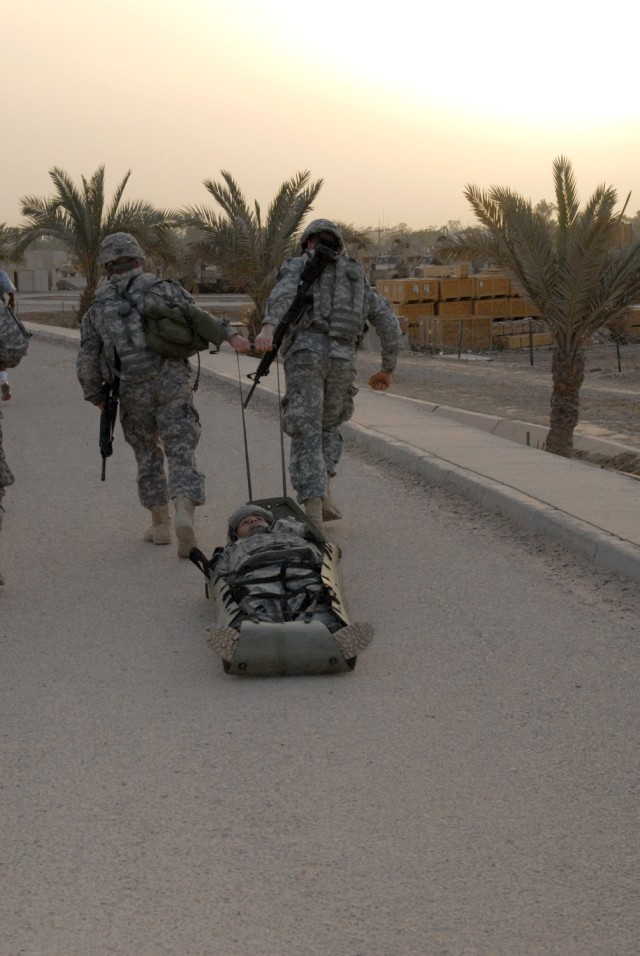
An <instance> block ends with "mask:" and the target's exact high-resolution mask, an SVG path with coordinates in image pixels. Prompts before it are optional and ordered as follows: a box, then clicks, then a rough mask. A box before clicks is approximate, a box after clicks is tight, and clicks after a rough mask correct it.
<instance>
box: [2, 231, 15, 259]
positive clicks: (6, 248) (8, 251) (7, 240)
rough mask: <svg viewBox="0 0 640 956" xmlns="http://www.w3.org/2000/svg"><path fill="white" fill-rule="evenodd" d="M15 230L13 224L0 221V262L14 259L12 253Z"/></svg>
mask: <svg viewBox="0 0 640 956" xmlns="http://www.w3.org/2000/svg"><path fill="white" fill-rule="evenodd" d="M16 232H17V230H16V229H15V227H14V226H7V224H6V223H5V222H0V262H15V261H16V260H15V257H14V255H13V248H14V246H15V243H16Z"/></svg>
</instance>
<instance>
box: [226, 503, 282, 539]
mask: <svg viewBox="0 0 640 956" xmlns="http://www.w3.org/2000/svg"><path fill="white" fill-rule="evenodd" d="M249 515H257V516H258V517H259V518H264V520H265V521H266V522H267V524H268V525H269V527H271V525H272V524H273V515H272V514H271V512H270V511H267V509H266V508H261V507H260V506H259V505H251V504H249V505H240V507H239V508H236V510H235V511H234V512H233V514H232V515H231V517H230V518H229V527H228V529H227V540H228V542H229V544H232V543H233V542H234V541H236V540H237V538H238V535H237V534H236V531H237V529H238V525H239V524H240V522H241V521H242V520H243V519H244V518H248V517H249Z"/></svg>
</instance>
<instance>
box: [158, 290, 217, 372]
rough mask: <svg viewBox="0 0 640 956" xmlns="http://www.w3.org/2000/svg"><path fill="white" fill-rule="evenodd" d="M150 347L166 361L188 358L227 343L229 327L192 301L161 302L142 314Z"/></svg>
mask: <svg viewBox="0 0 640 956" xmlns="http://www.w3.org/2000/svg"><path fill="white" fill-rule="evenodd" d="M142 325H143V328H144V334H145V338H146V340H147V346H148V348H150V349H153V350H154V351H155V352H160V354H161V355H164V356H166V357H167V358H175V359H186V358H190V357H191V356H192V355H195V354H196V353H197V352H201V351H202V350H203V349H206V348H208V347H209V343H210V342H212V343H213V344H214V345H222V343H223V342H226V340H227V333H228V331H229V324H228V321H227V320H226V319H219V318H216V317H215V316H213V315H211V314H210V313H209V312H205V311H204V309H199V308H198V306H197V305H194V304H193V303H190V302H179V303H173V304H171V305H169V304H168V303H158V304H157V305H153V306H150V307H148V308H146V309H145V310H144V312H143V313H142Z"/></svg>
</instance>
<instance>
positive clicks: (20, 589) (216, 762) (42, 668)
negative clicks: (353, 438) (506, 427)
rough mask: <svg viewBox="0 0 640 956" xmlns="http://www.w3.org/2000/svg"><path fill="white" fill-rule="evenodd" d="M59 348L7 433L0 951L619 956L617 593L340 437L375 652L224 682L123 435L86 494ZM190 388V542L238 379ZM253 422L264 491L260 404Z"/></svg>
mask: <svg viewBox="0 0 640 956" xmlns="http://www.w3.org/2000/svg"><path fill="white" fill-rule="evenodd" d="M74 355H75V353H74V350H73V349H71V348H69V347H68V346H64V345H56V344H51V343H49V342H42V341H40V340H37V339H36V340H34V341H33V343H32V346H31V349H30V354H29V358H28V361H26V362H25V363H23V365H22V366H21V367H20V368H18V369H17V370H15V372H14V374H13V375H12V384H13V387H14V396H15V397H14V399H13V400H12V402H11V403H9V404H8V406H7V407H6V411H5V418H4V430H5V443H6V447H7V453H8V456H9V460H10V462H11V464H12V466H13V468H14V471H15V472H16V476H17V484H16V486H14V487H13V488H12V489H10V491H9V493H8V494H7V497H6V499H5V502H6V505H7V508H8V514H7V519H6V523H5V526H4V528H3V537H2V539H1V540H0V543H1V545H2V551H1V552H0V557H1V559H2V563H3V567H4V569H5V572H6V576H7V579H8V581H7V585H6V587H5V588H4V589H2V592H1V593H0V638H1V640H2V643H3V659H4V667H3V676H2V701H3V703H2V708H3V727H4V728H6V733H5V745H6V760H5V775H4V776H5V791H4V814H3V827H4V834H3V841H4V845H5V859H7V862H8V865H7V869H6V877H7V878H6V885H5V888H4V891H3V909H4V919H3V924H4V928H3V934H2V940H1V941H0V953H2V956H18V954H28V956H87V954H89V953H90V954H91V956H107V954H118V956H121V954H125V953H126V954H127V956H163V954H170V956H283V954H289V953H291V954H298V953H299V954H304V956H431V954H435V956H444V954H447V956H462V954H468V956H471V954H473V956H495V954H498V956H502V954H504V956H521V954H523V956H529V954H544V956H549V954H554V956H555V954H557V956H596V954H597V956H602V954H606V956H614V954H615V956H631V954H634V956H635V954H637V940H638V938H639V937H640V924H639V919H638V911H637V854H636V853H635V848H636V846H637V802H636V801H637V797H636V796H634V792H635V789H634V788H635V787H636V786H637V754H638V744H639V741H638V733H637V700H638V677H637V675H638V673H639V669H638V656H639V650H638V640H637V636H638V623H637V622H638V611H639V610H640V598H639V597H638V592H637V589H634V588H633V587H628V586H626V585H623V584H622V583H620V582H617V581H616V579H615V576H613V577H612V576H611V575H607V574H605V573H599V572H595V571H593V570H591V569H588V568H585V567H583V566H582V565H580V563H579V562H578V561H577V560H576V559H574V558H572V557H570V556H568V555H567V554H566V553H564V552H563V551H561V550H559V549H553V548H550V547H547V546H545V545H544V544H543V543H541V542H540V540H539V539H536V541H535V542H531V543H529V542H528V540H527V538H526V536H525V535H524V534H523V533H520V532H518V531H516V530H514V529H513V528H512V527H511V526H509V525H508V524H507V523H505V522H502V521H501V520H500V519H497V518H496V517H495V515H489V514H486V513H483V512H482V511H479V510H477V509H474V508H473V506H471V505H470V504H469V503H468V502H466V501H464V500H463V499H460V498H458V497H456V496H455V495H453V494H449V493H447V492H446V491H444V490H443V489H441V488H438V487H435V486H433V485H430V484H428V483H427V482H425V481H420V480H417V479H412V480H409V479H405V478H403V476H402V474H401V473H400V472H398V471H396V470H393V469H391V468H389V467H387V466H385V465H384V464H381V463H380V462H379V461H377V460H375V459H373V458H368V457H367V456H365V455H358V454H356V453H355V452H354V451H349V452H348V454H347V455H346V456H345V460H344V463H343V467H342V470H341V475H340V479H339V484H338V488H337V490H338V491H339V492H340V498H341V501H342V502H343V504H344V506H345V510H346V514H347V518H346V520H345V521H343V522H341V523H340V525H339V526H336V527H337V530H336V533H335V538H336V540H337V541H338V543H339V544H340V545H341V546H342V547H343V554H344V557H343V571H344V578H345V591H346V594H347V597H348V599H349V603H350V606H351V610H352V613H353V616H354V617H356V616H357V617H367V618H368V619H370V620H372V621H373V622H374V624H375V627H376V632H377V637H376V640H375V641H374V644H373V645H372V646H371V648H369V649H368V651H367V652H366V653H365V654H363V655H361V657H360V659H359V661H358V665H357V668H356V670H355V672H354V673H353V674H350V675H345V676H344V677H328V678H306V679H279V680H260V681H243V680H242V679H237V678H231V677H228V676H225V675H224V673H223V671H222V668H221V666H220V663H219V661H218V660H217V659H216V658H215V657H213V656H212V655H211V654H210V652H209V650H208V648H207V646H206V643H205V627H206V625H207V623H208V607H207V602H206V600H205V598H204V592H203V587H202V581H201V578H200V576H199V574H198V572H197V570H196V569H195V568H194V567H193V566H191V565H190V564H189V563H188V562H180V561H178V559H177V558H176V557H175V556H174V554H173V550H172V549H168V548H154V547H152V546H150V545H146V544H144V543H143V542H142V541H141V540H140V531H141V528H142V527H143V526H144V515H143V513H142V511H141V509H140V507H139V505H138V504H137V501H136V497H135V488H134V465H133V457H132V455H131V453H130V451H129V449H127V448H126V447H125V446H124V445H123V443H122V440H121V436H120V433H118V444H117V448H116V454H115V455H114V457H113V458H112V459H110V460H109V463H108V475H107V481H106V483H104V484H103V483H101V482H100V480H99V466H100V461H99V456H98V451H97V415H96V413H95V411H94V410H93V409H91V408H90V407H89V406H87V405H85V404H84V403H83V402H82V401H81V396H80V390H79V387H78V385H77V383H76V382H75V378H74V371H73V361H74ZM197 401H198V407H199V409H200V412H201V417H202V422H203V436H204V437H203V440H202V443H201V454H200V456H199V459H200V464H201V466H202V468H203V470H204V471H205V472H206V473H207V480H208V493H209V504H208V505H207V507H205V508H203V509H200V510H201V512H202V513H201V514H199V516H198V517H199V521H200V528H201V534H200V537H201V544H202V545H204V547H205V550H209V549H212V548H213V547H214V546H215V545H216V544H218V543H221V541H222V534H223V528H224V516H225V515H226V514H227V513H229V511H230V510H231V509H232V508H233V507H234V506H235V505H237V504H238V502H239V500H241V499H243V498H244V497H245V495H246V476H245V466H244V452H243V449H242V440H241V422H240V413H239V406H238V403H237V401H236V398H235V395H234V392H233V391H229V390H228V388H227V387H221V386H220V385H219V384H218V385H214V384H211V383H209V382H208V381H207V382H205V383H204V384H203V386H202V388H201V390H200V392H199V393H198V399H197ZM247 425H248V428H249V433H250V446H251V459H252V471H253V492H254V495H255V496H259V495H263V494H272V493H278V492H279V490H280V478H279V460H278V451H277V429H276V425H275V422H274V419H273V415H272V412H271V410H270V409H269V408H267V407H262V406H261V403H260V402H257V403H254V402H252V405H251V406H250V409H249V412H248V422H247ZM7 851H8V852H7Z"/></svg>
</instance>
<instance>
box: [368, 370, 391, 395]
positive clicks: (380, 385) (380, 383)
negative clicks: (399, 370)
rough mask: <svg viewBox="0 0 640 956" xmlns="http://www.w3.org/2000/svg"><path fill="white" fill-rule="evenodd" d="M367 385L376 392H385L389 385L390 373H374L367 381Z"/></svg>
mask: <svg viewBox="0 0 640 956" xmlns="http://www.w3.org/2000/svg"><path fill="white" fill-rule="evenodd" d="M369 385H370V387H371V388H373V389H375V391H376V392H386V390H387V389H388V388H389V386H390V385H391V372H376V373H375V375H372V376H371V378H370V379H369Z"/></svg>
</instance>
